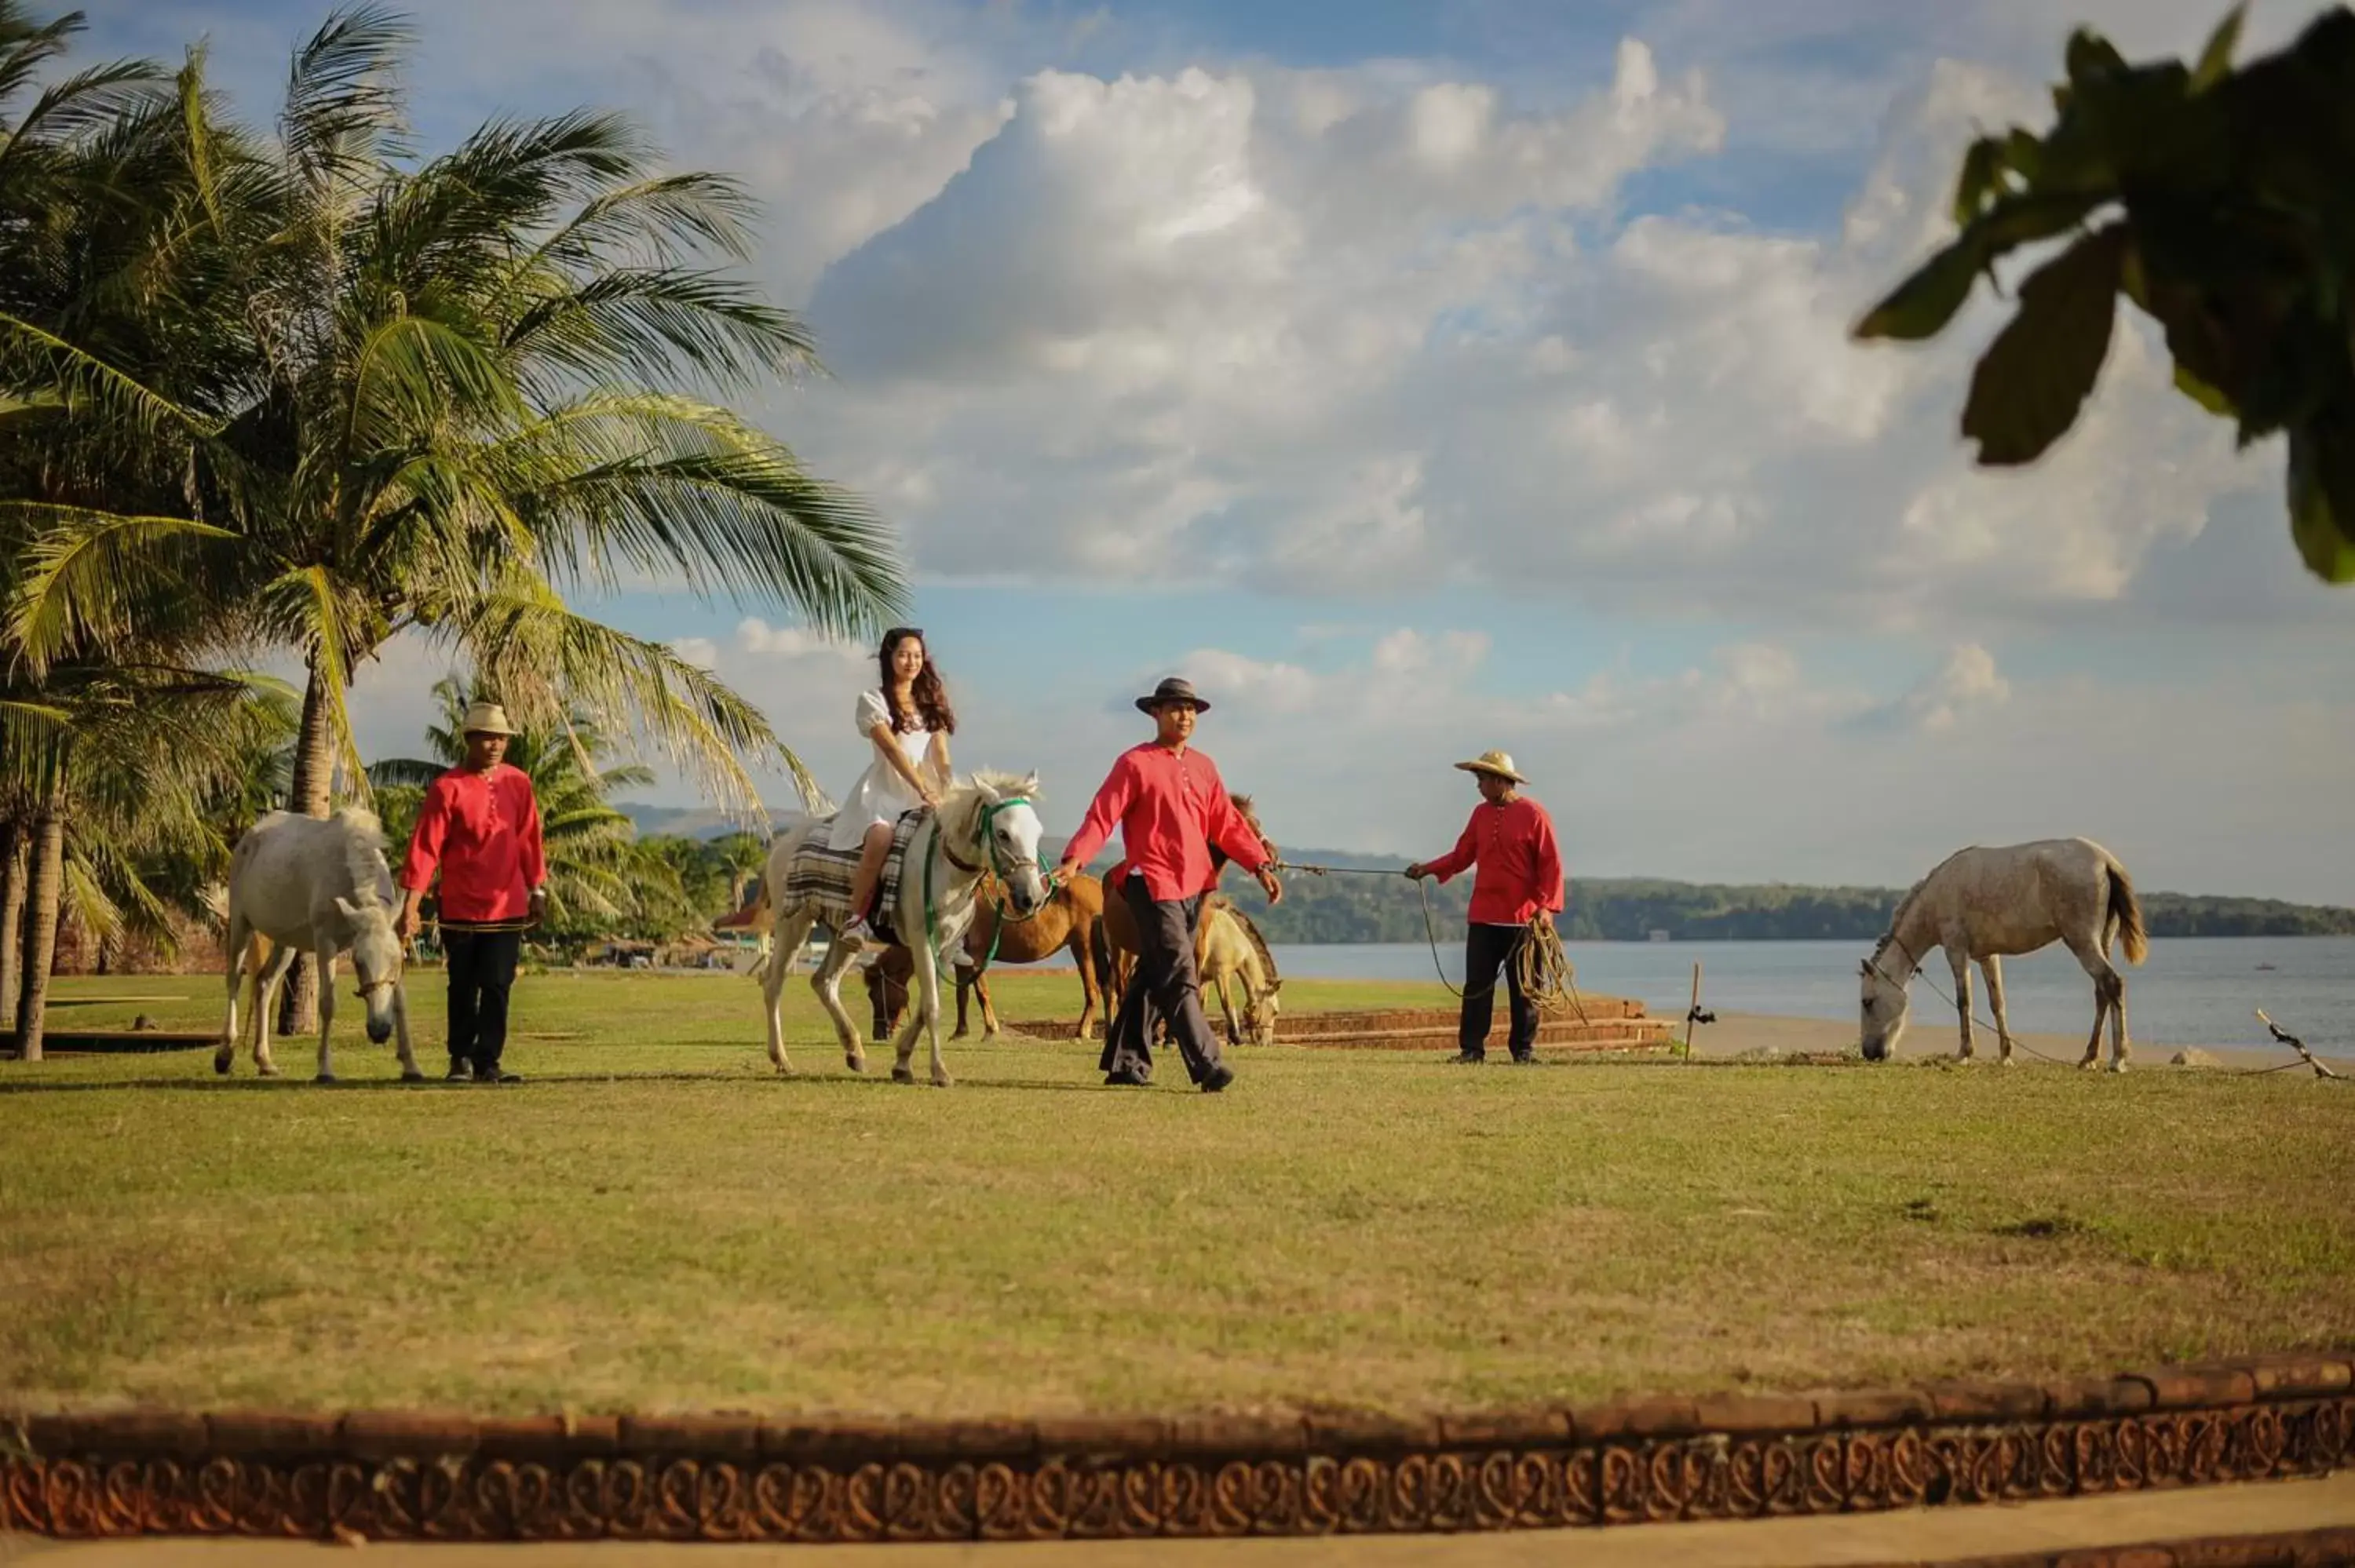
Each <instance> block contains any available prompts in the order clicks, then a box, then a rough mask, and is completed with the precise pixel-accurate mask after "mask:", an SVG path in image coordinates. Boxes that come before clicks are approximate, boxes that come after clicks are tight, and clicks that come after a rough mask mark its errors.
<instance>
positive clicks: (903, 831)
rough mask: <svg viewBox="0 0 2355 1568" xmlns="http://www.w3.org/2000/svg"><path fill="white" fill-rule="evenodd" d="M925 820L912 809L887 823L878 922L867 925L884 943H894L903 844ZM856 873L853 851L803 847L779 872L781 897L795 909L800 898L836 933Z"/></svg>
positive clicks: (843, 922)
mask: <svg viewBox="0 0 2355 1568" xmlns="http://www.w3.org/2000/svg"><path fill="white" fill-rule="evenodd" d="M929 815H931V813H930V812H929V811H928V810H925V809H924V808H922V807H918V808H917V809H916V810H912V811H906V812H902V813H901V814H900V820H899V821H896V822H894V823H892V824H891V847H890V850H888V851H886V852H885V853H884V856H883V880H882V882H881V884H880V894H879V898H878V900H877V903H878V909H877V915H878V916H879V917H878V918H877V919H876V920H875V921H874V923H873V924H874V927H875V932H876V935H878V936H879V937H882V938H886V939H888V940H891V941H897V940H899V938H898V936H897V934H896V933H895V932H894V931H893V930H892V929H891V911H892V910H893V909H894V908H895V907H897V906H898V901H899V892H900V871H901V868H902V867H904V866H905V865H906V863H907V859H908V844H909V842H910V841H911V840H912V839H913V838H914V837H915V836H916V830H917V828H919V827H921V826H922V824H923V821H924V819H925V818H926V817H927V816H929ZM831 820H832V819H830V818H829V819H828V821H831ZM816 836H817V835H815V834H813V835H812V837H813V838H815V837H816ZM857 875H858V851H857V850H856V849H847V850H831V849H828V848H826V845H825V844H824V843H823V842H811V843H805V844H804V845H802V847H801V848H800V849H799V850H797V851H795V852H794V863H793V864H792V865H791V866H790V867H789V868H788V869H787V870H786V872H785V897H786V898H787V899H788V900H790V901H791V902H793V903H796V904H798V903H801V902H802V901H804V900H805V899H806V900H808V901H810V902H812V903H815V905H816V906H817V908H818V921H819V923H820V924H822V925H824V926H825V927H826V928H827V929H828V930H830V931H839V930H841V929H842V928H843V927H845V926H847V925H848V924H849V923H850V916H851V908H850V885H851V882H852V880H853V879H854V878H855V877H856V876H857Z"/></svg>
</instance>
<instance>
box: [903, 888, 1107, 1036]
mask: <svg viewBox="0 0 2355 1568" xmlns="http://www.w3.org/2000/svg"><path fill="white" fill-rule="evenodd" d="M1103 906H1104V894H1103V883H1101V882H1099V881H1097V880H1096V879H1095V878H1094V877H1092V876H1087V875H1084V874H1083V875H1081V876H1078V877H1075V878H1073V879H1072V880H1071V882H1069V883H1066V884H1064V885H1062V886H1060V887H1058V888H1056V889H1055V895H1054V896H1053V897H1051V898H1050V899H1049V900H1047V902H1046V904H1045V906H1042V907H1041V908H1040V909H1039V913H1038V914H1036V915H1034V916H1030V917H1029V918H1028V919H1027V920H1008V921H1007V922H1006V927H1005V934H1004V935H1003V936H1000V935H998V898H997V894H996V878H995V877H989V876H985V877H983V879H982V884H981V900H980V904H979V906H978V907H976V908H975V911H974V916H973V925H972V926H971V927H969V928H967V930H966V932H965V937H964V950H965V953H966V956H968V957H969V958H971V959H972V960H973V963H972V965H971V967H969V968H968V967H966V966H964V965H962V964H960V965H959V966H957V971H956V984H957V1025H956V1033H954V1035H952V1036H950V1038H951V1039H954V1040H962V1039H964V1037H965V1035H966V1033H967V1032H968V1027H969V1026H968V1024H967V1022H966V1019H967V1014H966V1002H967V999H968V998H970V997H972V996H974V995H976V994H977V995H978V996H979V997H980V998H981V1032H982V1033H983V1034H984V1035H985V1036H988V1035H995V1034H996V1033H997V1032H998V1022H997V1009H996V1007H995V1006H993V1005H992V1004H991V1002H990V1000H989V981H988V979H987V978H986V977H987V971H988V969H989V966H990V965H991V964H992V963H1007V964H1035V963H1037V962H1038V961H1039V960H1040V959H1050V958H1052V957H1054V956H1055V955H1056V954H1057V953H1059V952H1068V953H1070V954H1071V959H1072V961H1073V962H1075V963H1077V964H1078V965H1079V968H1080V991H1081V993H1082V998H1083V1000H1082V1003H1081V1006H1080V1034H1079V1037H1080V1038H1081V1039H1082V1040H1085V1039H1088V1038H1090V1037H1091V1032H1092V1029H1093V1028H1094V1026H1095V1024H1096V1023H1097V1022H1099V1020H1100V1019H1101V1017H1102V1016H1103V1011H1104V1008H1103V992H1102V991H1101V990H1100V989H1099V984H1098V982H1099V980H1100V979H1101V977H1100V976H1099V975H1098V973H1097V971H1096V966H1095V963H1094V961H1093V955H1094V953H1095V951H1096V949H1097V947H1098V943H1097V940H1096V926H1097V924H1098V922H1100V921H1101V920H1103ZM992 938H996V942H997V953H996V957H995V958H994V959H993V958H992V957H991V955H990V951H989V944H990V941H991V939H992ZM914 968H915V959H914V958H913V957H912V956H911V954H910V953H909V951H908V949H907V948H890V950H888V951H887V952H885V953H884V955H883V956H882V957H881V958H880V959H877V960H876V962H875V967H874V968H873V969H869V970H868V980H867V989H868V997H869V999H870V1001H872V1002H873V1004H874V1006H875V1008H876V1017H877V1018H879V1019H881V1018H885V1017H887V1016H888V1017H896V1016H897V1015H898V1010H899V1009H900V1008H901V1007H903V1006H905V1005H906V1002H907V982H908V976H909V974H910V973H911V971H912V970H913V969H914Z"/></svg>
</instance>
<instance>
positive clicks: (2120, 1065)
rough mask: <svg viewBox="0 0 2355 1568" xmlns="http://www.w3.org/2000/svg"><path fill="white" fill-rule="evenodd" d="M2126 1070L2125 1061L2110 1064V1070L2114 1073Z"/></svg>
mask: <svg viewBox="0 0 2355 1568" xmlns="http://www.w3.org/2000/svg"><path fill="white" fill-rule="evenodd" d="M2110 1071H2111V1072H2113V1073H2123V1072H2125V1071H2126V1064H2125V1063H2124V1062H2113V1063H2111V1064H2110Z"/></svg>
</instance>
